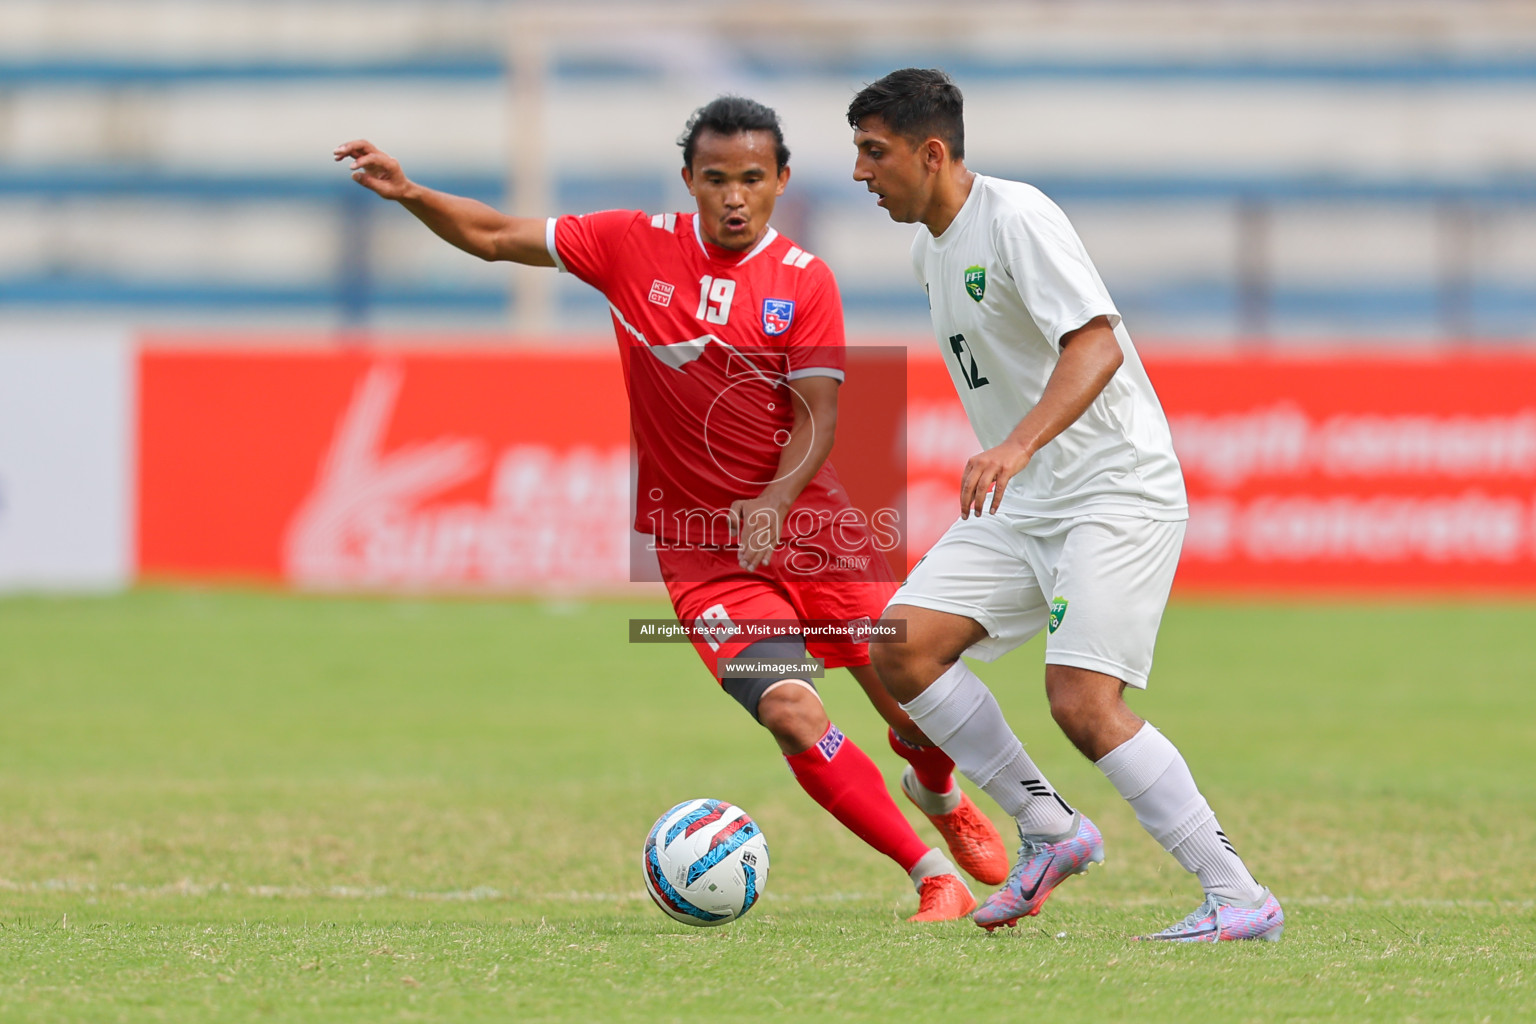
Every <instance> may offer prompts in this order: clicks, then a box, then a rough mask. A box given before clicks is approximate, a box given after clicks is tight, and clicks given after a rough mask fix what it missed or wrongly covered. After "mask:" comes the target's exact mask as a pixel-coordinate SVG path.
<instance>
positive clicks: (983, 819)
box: [901, 765, 1008, 885]
mask: <svg viewBox="0 0 1536 1024" xmlns="http://www.w3.org/2000/svg"><path fill="white" fill-rule="evenodd" d="M920 785H921V784H920V783H919V782H918V781H917V773H915V772H914V771H913V770H912V767H911V766H910V765H908V766H907V770H906V771H904V772H902V773H901V791H902V792H903V793H905V794H907V799H908V800H911V801H912V803H913V804H915V805H916V806H917V809H918V810H920V811H922V812H923V814H924V816H926V817H927V819H928V820H929V821H931V822H933V827H934V828H936V829H938V830H939V835H941V836H943V837H944V842H945V844H946V845H948V846H949V854H950V856H952V857H954V858H955V863H956V864H957V865H959V867H960V870H962V871H964V872H965V873H966V874H968V875H970V876H971V877H972V878H974V879H976V881H978V882H980V883H982V884H983V885H998V884H1000V883H1001V882H1002V881H1003V880H1004V879H1005V878H1007V877H1008V848H1007V847H1006V846H1004V845H1003V837H1002V836H1000V835H998V834H997V827H996V826H995V825H993V824H992V822H991V821H989V820H988V819H987V816H986V815H985V814H982V813H981V808H979V807H977V806H976V802H975V801H974V800H972V799H971V798H970V797H968V796H966V795H965V793H964V792H961V793H960V803H959V804H958V805H957V806H956V807H955V809H954V810H952V811H948V812H946V813H944V814H930V813H929V812H928V810H927V809H926V808H924V807H923V801H922V800H919V799H918V795H919V794H918V792H917V791H916V789H914V787H918V786H920ZM957 791H958V787H957ZM923 795H927V794H926V793H924V794H923Z"/></svg>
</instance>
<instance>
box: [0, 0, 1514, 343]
mask: <svg viewBox="0 0 1536 1024" xmlns="http://www.w3.org/2000/svg"><path fill="white" fill-rule="evenodd" d="M908 63H920V64H937V65H942V66H944V67H947V68H948V69H950V70H951V72H952V73H953V74H954V75H955V76H956V78H957V79H958V81H959V82H960V83H961V85H962V86H963V87H964V88H965V89H966V92H967V97H968V105H969V115H970V116H969V125H970V138H969V140H968V142H969V146H968V149H969V156H970V162H971V164H972V166H973V167H975V168H976V169H979V170H982V171H984V172H991V173H999V174H1005V175H1009V176H1016V177H1021V178H1024V179H1025V180H1030V181H1034V182H1036V183H1038V184H1040V185H1042V186H1043V187H1045V188H1046V189H1047V190H1048V191H1049V192H1050V193H1051V194H1053V195H1054V196H1055V197H1056V198H1057V199H1058V200H1059V201H1061V202H1062V204H1063V205H1064V206H1065V207H1066V209H1067V211H1068V213H1069V214H1071V215H1072V216H1073V218H1074V220H1075V221H1076V222H1077V224H1078V225H1079V228H1080V230H1081V231H1082V233H1083V234H1084V236H1085V238H1086V239H1087V241H1088V244H1089V248H1090V250H1091V251H1093V252H1094V253H1095V254H1096V257H1097V259H1098V261H1099V263H1100V267H1101V270H1102V272H1103V273H1104V275H1105V277H1106V279H1107V281H1108V283H1109V285H1110V287H1111V290H1112V291H1113V292H1114V294H1115V295H1116V296H1117V298H1118V299H1119V301H1120V303H1121V305H1122V307H1123V308H1124V310H1125V312H1126V314H1127V317H1128V319H1129V320H1130V322H1131V323H1132V325H1133V327H1134V329H1135V333H1136V335H1137V337H1138V338H1139V339H1142V341H1143V343H1144V344H1158V343H1161V342H1172V343H1177V344H1178V345H1180V346H1187V345H1190V344H1193V343H1210V344H1221V343H1225V342H1230V341H1232V340H1234V339H1245V340H1253V339H1268V340H1270V341H1271V342H1273V343H1286V342H1292V341H1297V340H1302V341H1308V342H1312V341H1316V340H1318V339H1324V340H1328V341H1335V342H1344V341H1353V342H1364V343H1378V342H1386V343H1389V344H1393V345H1409V344H1422V343H1434V342H1439V341H1443V340H1445V339H1455V340H1457V341H1464V340H1498V341H1507V340H1509V339H1522V338H1523V339H1529V338H1531V337H1533V336H1536V284H1533V283H1532V282H1533V280H1536V274H1533V271H1536V175H1533V173H1532V171H1533V170H1536V135H1533V134H1532V133H1531V132H1530V131H1529V130H1527V129H1528V122H1529V114H1530V111H1531V110H1533V109H1536V8H1532V7H1531V5H1529V4H1521V3H1491V2H1474V0H1460V2H1457V0H1447V2H1395V3H1384V2H1354V0H1333V2H1327V3H1318V2H1312V0H1307V2H1296V3H1278V2H1259V0H1249V2H1238V0H1230V2H1214V0H1183V2H1152V3H1135V2H1104V3H1088V4H1071V5H1067V4H1059V3H1050V2H1022V3H1007V4H999V3H991V2H986V3H972V4H968V5H964V6H959V7H946V8H943V9H937V8H936V7H935V6H934V5H927V4H924V5H918V4H910V3H850V2H844V3H838V2H822V3H816V4H809V3H780V4H774V5H771V6H770V5H756V6H755V7H753V8H750V9H748V8H735V7H724V6H722V5H701V4H695V3H659V2H658V3H627V4H607V3H583V2H565V3H561V4H532V3H520V2H494V0H439V2H434V3H431V4H428V3H425V2H402V0H374V2H370V3H362V2H355V0H311V2H307V3H293V2H286V0H284V2H258V0H221V2H219V3H205V2H199V0H118V2H107V0H8V2H7V3H5V4H3V5H0V319H3V320H4V321H6V322H11V323H17V322H23V323H25V322H37V321H47V322H56V321H65V322H70V323H79V322H97V323H99V322H107V323H113V324H132V325H136V326H141V327H142V326H169V325H178V324H181V325H185V324H195V325H199V326H206V325H224V326H240V327H248V326H251V325H253V324H257V325H276V326H294V327H302V328H305V329H306V330H308V331H309V332H310V336H314V335H315V333H316V332H317V331H318V332H320V334H321V335H322V336H323V332H324V331H325V330H328V329H330V328H333V327H385V328H388V327H404V326H410V327H421V326H430V327H432V328H434V329H437V328H444V327H452V328H475V329H481V328H484V329H493V330H504V329H505V328H507V327H509V326H512V327H517V328H520V329H523V330H528V331H536V332H539V333H551V332H556V333H558V332H575V333H580V334H591V333H593V332H601V331H602V329H603V321H604V319H605V317H604V315H603V314H604V306H603V304H602V302H601V300H600V299H599V298H597V297H596V296H594V295H589V294H587V293H586V292H585V290H584V289H582V288H581V287H580V286H579V285H577V284H576V283H574V282H571V281H563V280H562V281H558V282H557V281H553V280H551V279H550V276H549V275H540V274H516V273H515V272H514V273H509V272H508V271H506V270H505V269H504V268H497V267H488V266H482V265H479V264H477V263H475V262H474V261H472V260H469V259H468V258H466V257H463V256H461V255H459V254H457V253H454V252H452V251H450V250H448V249H447V247H445V246H442V245H441V244H440V243H438V242H436V241H435V240H434V239H431V238H430V237H429V236H427V235H426V234H425V232H423V231H421V230H420V228H419V227H418V226H417V225H416V224H415V223H414V222H412V221H411V220H410V219H409V218H408V217H405V216H403V215H402V214H401V213H400V212H399V211H397V210H395V209H393V208H390V207H388V206H386V205H384V204H382V203H379V202H378V201H376V200H374V199H373V198H372V197H370V196H368V195H365V194H364V193H363V192H362V191H361V190H359V189H357V188H356V187H355V186H353V185H352V184H351V183H350V182H349V181H348V180H347V177H346V175H345V173H344V172H342V171H341V170H339V169H337V168H336V167H335V166H333V165H332V164H331V162H330V157H329V152H330V149H331V147H332V146H333V145H334V144H335V143H337V142H339V141H341V140H342V139H345V138H349V137H355V136H360V135H361V136H367V137H370V138H372V139H374V141H376V142H378V143H379V144H380V145H382V146H384V147H385V148H387V149H389V150H391V151H392V152H394V153H395V154H397V155H398V156H400V157H401V158H402V160H403V161H404V162H405V164H406V166H407V168H408V169H409V170H410V171H411V172H412V173H413V175H415V176H417V177H419V178H421V179H422V180H424V181H426V182H428V183H431V184H434V185H439V186H442V187H446V188H450V189H454V190H459V191H463V192H467V193H470V194H473V195H476V196H480V197H482V198H485V199H487V200H490V201H493V202H498V203H503V204H510V205H511V206H512V207H513V208H515V209H517V210H518V211H519V212H525V213H548V212H560V211H581V210H586V209H597V208H605V207H612V206H642V207H648V208H655V207H659V206H667V207H674V206H680V205H685V204H686V195H685V194H684V193H683V192H682V189H681V186H680V184H679V183H678V181H677V165H678V162H679V159H678V154H677V150H676V148H675V147H674V146H673V145H672V140H673V139H674V137H675V136H676V134H677V131H678V129H679V128H680V126H681V124H682V122H683V120H684V119H685V118H686V117H687V115H688V113H689V112H690V111H691V110H692V109H693V108H694V107H695V106H697V105H698V104H699V103H701V102H703V101H705V100H707V99H708V98H710V97H712V96H713V95H715V94H717V93H719V92H722V91H739V92H744V93H748V94H751V95H754V96H756V97H758V98H761V99H763V100H764V101H766V102H768V103H771V104H773V105H775V106H777V107H778V108H779V109H780V111H781V113H782V114H783V115H784V118H785V122H786V128H787V131H788V135H789V142H790V145H791V147H792V149H793V150H794V154H795V156H794V160H793V167H794V170H795V180H794V183H793V184H792V185H791V189H790V193H789V195H788V197H787V199H786V202H785V204H784V206H783V207H782V208H781V214H780V217H779V220H780V222H781V226H782V227H784V228H785V229H786V230H788V231H790V232H791V233H792V234H794V235H796V236H797V237H799V238H800V239H801V240H802V241H804V242H805V243H807V244H808V245H809V246H810V247H811V248H812V249H813V250H814V251H816V252H818V253H819V254H821V255H823V256H824V258H826V259H827V261H828V262H829V263H830V264H831V265H832V266H833V267H834V269H836V271H837V272H838V274H839V278H840V281H841V282H842V285H843V287H844V290H845V293H846V297H847V300H848V306H849V313H850V325H851V327H852V328H853V330H854V332H855V333H862V334H871V335H882V336H890V335H891V334H892V333H895V334H903V335H910V334H921V333H922V332H923V330H924V326H925V325H924V323H923V320H924V318H923V317H922V315H921V314H922V309H921V301H920V299H919V298H918V297H917V296H916V295H915V294H914V290H913V289H912V288H910V287H909V285H908V282H909V277H908V273H909V271H908V270H907V268H906V265H905V246H906V239H907V238H908V237H909V236H908V229H906V228H904V227H900V226H896V225H891V224H889V223H887V222H886V221H885V218H884V215H883V214H881V213H880V212H879V211H878V210H876V209H875V208H874V207H873V206H872V204H870V203H868V202H867V201H866V198H865V196H864V194H863V192H862V190H861V189H860V188H859V187H858V186H856V185H854V184H853V183H852V182H851V181H850V180H849V179H848V171H849V164H850V154H851V150H850V147H849V145H848V131H847V128H846V126H845V125H844V123H843V120H842V110H843V107H844V106H845V104H846V101H847V99H848V98H849V96H850V95H851V94H852V92H853V91H854V90H855V89H856V88H857V87H858V86H859V85H860V84H862V83H863V82H865V81H868V80H870V79H872V78H873V77H876V76H878V75H879V74H881V73H883V72H884V71H886V70H889V69H890V68H892V67H895V66H899V65H903V64H908Z"/></svg>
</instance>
